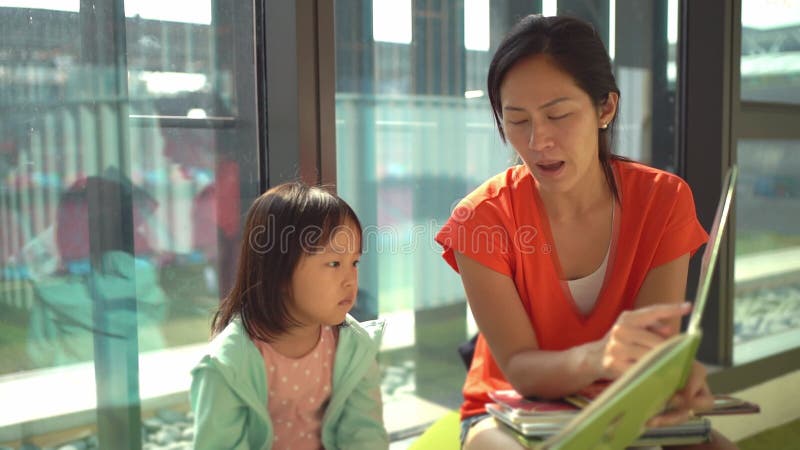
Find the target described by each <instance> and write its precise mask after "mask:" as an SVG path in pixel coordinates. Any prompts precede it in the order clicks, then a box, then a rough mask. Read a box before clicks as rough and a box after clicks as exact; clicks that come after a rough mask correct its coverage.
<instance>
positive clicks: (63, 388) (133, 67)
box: [0, 0, 258, 449]
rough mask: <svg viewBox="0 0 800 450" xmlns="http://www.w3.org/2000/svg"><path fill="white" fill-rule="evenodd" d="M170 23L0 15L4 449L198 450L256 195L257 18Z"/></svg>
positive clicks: (205, 10) (112, 14) (187, 17)
mask: <svg viewBox="0 0 800 450" xmlns="http://www.w3.org/2000/svg"><path fill="white" fill-rule="evenodd" d="M168 3H169V4H168V5H165V4H164V2H160V3H159V2H152V1H146V0H126V1H124V12H123V10H122V9H119V8H120V7H121V5H122V4H123V2H122V1H115V0H98V1H87V0H80V1H79V0H74V1H70V0H61V1H38V0H31V1H25V0H0V27H2V29H3V40H2V44H0V55H1V56H0V398H2V403H3V405H4V407H3V408H0V447H2V446H3V445H7V446H11V447H12V448H17V447H18V446H20V445H22V443H30V444H36V445H39V446H42V447H51V448H59V447H61V446H63V445H67V444H72V445H74V447H75V448H87V446H88V448H97V447H98V446H99V447H101V448H120V449H122V448H139V447H140V445H141V443H142V442H155V441H157V440H163V439H167V438H166V437H165V436H170V437H169V439H167V440H168V441H169V442H167V441H165V442H162V443H161V444H162V445H167V444H176V445H177V444H178V443H179V442H183V441H187V440H190V439H191V436H190V434H189V432H186V431H185V430H186V429H187V427H188V425H189V423H190V421H189V420H188V419H187V417H186V416H185V414H183V413H181V412H180V411H185V410H187V409H188V405H187V404H186V399H187V396H186V391H187V389H188V387H189V381H190V380H189V373H188V371H189V369H190V368H191V366H193V365H194V363H196V361H197V354H198V352H199V351H200V350H202V348H203V344H204V343H205V342H207V341H208V336H209V333H210V324H209V315H210V312H211V311H212V309H213V308H214V307H215V306H216V304H217V301H218V299H219V297H220V294H221V293H223V292H225V291H226V289H227V288H228V286H229V285H230V279H231V277H232V273H231V270H233V268H234V267H235V264H233V263H232V261H234V258H235V256H236V255H235V252H236V249H237V248H238V245H236V242H237V241H238V234H239V218H240V216H241V214H242V211H241V207H240V205H245V206H246V205H248V204H249V202H250V201H251V200H252V199H253V198H254V197H255V195H257V193H258V183H257V180H258V163H257V162H258V154H257V147H256V146H255V142H256V139H255V136H256V130H255V129H253V127H252V126H251V125H245V124H249V123H253V120H252V118H253V117H254V116H255V107H254V103H252V102H253V100H252V99H253V98H254V95H251V94H248V92H253V91H254V89H255V81H254V79H253V75H252V74H253V72H254V70H253V63H252V54H253V48H252V40H253V39H252V36H253V34H254V30H252V29H251V28H248V27H247V26H242V25H241V24H243V23H252V19H251V18H252V15H253V11H252V6H251V5H250V4H249V3H248V2H245V3H241V4H240V3H236V5H235V6H234V5H233V4H230V5H228V4H227V3H225V4H224V5H222V3H221V2H212V1H211V0H199V1H198V0H184V1H172V2H168ZM237 8H238V9H237ZM242 17H246V18H249V19H248V20H242V19H241V18H242ZM234 23H236V24H237V25H236V26H235V27H234V26H232V24H234ZM101 31H102V32H101ZM125 56H127V57H125ZM237 71H238V72H237ZM222 198H224V201H220V199H222ZM32 399H35V400H33V401H32ZM10 405H18V406H17V407H9V406H10ZM142 418H145V421H144V427H142V425H141V422H142ZM167 423H173V425H174V426H172V427H166V424H167ZM140 430H141V431H140ZM165 433H166V434H165ZM26 448H27V447H26Z"/></svg>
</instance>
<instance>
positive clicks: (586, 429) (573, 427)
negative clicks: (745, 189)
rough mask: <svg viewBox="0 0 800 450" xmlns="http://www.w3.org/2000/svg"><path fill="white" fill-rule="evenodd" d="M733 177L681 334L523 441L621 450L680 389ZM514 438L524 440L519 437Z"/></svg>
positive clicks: (732, 174)
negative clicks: (564, 418)
mask: <svg viewBox="0 0 800 450" xmlns="http://www.w3.org/2000/svg"><path fill="white" fill-rule="evenodd" d="M736 176H737V168H736V166H733V167H732V168H731V169H730V170H729V171H728V174H727V176H726V179H725V183H724V184H723V189H722V195H721V198H720V201H719V204H718V205H717V211H716V215H715V217H714V224H713V226H712V229H711V234H710V236H709V240H708V244H707V245H706V248H705V250H704V252H703V259H702V265H701V270H700V277H699V280H698V285H697V292H696V296H695V300H694V308H693V310H692V314H691V316H690V318H689V326H688V328H687V330H686V332H684V333H681V334H678V335H675V336H673V337H671V338H669V339H667V340H665V341H664V342H662V343H661V344H659V345H658V346H657V347H655V348H653V349H652V350H650V351H649V352H648V353H647V354H646V355H645V356H644V357H643V358H642V359H640V360H639V361H638V362H637V363H636V364H634V365H633V366H632V367H631V368H629V369H628V370H627V371H626V372H625V374H624V375H623V376H621V377H620V378H618V379H616V380H615V381H614V382H612V383H611V384H609V385H608V386H607V387H605V389H602V392H600V393H599V395H598V396H597V397H596V398H595V399H594V400H592V401H591V402H589V404H588V405H587V406H586V407H585V408H584V409H582V410H580V412H578V413H577V414H575V415H574V417H573V418H572V419H571V420H569V421H568V422H567V423H565V424H563V425H562V426H560V427H559V429H558V431H557V432H556V433H555V434H552V435H551V436H550V437H549V438H547V439H546V440H544V441H542V442H536V441H535V440H534V441H531V440H528V441H526V442H527V443H528V444H530V446H532V447H534V448H541V449H581V450H583V449H609V450H611V449H624V448H625V447H627V446H629V445H632V444H634V443H635V442H636V441H637V439H639V438H640V436H642V434H643V432H644V431H645V423H646V422H647V421H648V419H650V418H651V417H653V416H654V415H656V414H658V413H659V412H660V411H662V410H663V408H664V405H666V403H667V401H668V400H669V399H670V398H671V397H672V396H673V395H674V394H675V392H677V391H678V390H680V389H681V388H682V387H683V386H684V384H685V383H686V380H687V378H688V376H689V372H690V370H691V367H692V362H693V361H694V358H695V354H696V352H697V347H698V346H699V344H700V340H701V336H702V333H701V330H700V321H701V318H702V314H703V309H704V306H705V303H706V299H707V297H708V290H709V288H710V286H711V279H712V275H713V268H714V264H715V263H716V259H717V253H718V251H719V246H720V242H721V240H722V234H723V232H724V229H725V224H726V222H727V218H728V213H729V211H730V206H731V202H732V199H733V192H734V188H735V185H736ZM490 413H491V411H490ZM501 420H502V419H501ZM699 420H703V419H699ZM503 423H506V424H508V422H503ZM512 425H513V424H512ZM516 435H517V436H518V437H524V436H523V435H522V434H520V433H517V434H516Z"/></svg>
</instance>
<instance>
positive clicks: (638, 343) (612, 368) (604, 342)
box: [596, 303, 691, 380]
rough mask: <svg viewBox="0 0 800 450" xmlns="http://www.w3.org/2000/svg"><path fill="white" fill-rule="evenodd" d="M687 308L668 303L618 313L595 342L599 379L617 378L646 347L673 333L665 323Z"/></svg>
mask: <svg viewBox="0 0 800 450" xmlns="http://www.w3.org/2000/svg"><path fill="white" fill-rule="evenodd" d="M689 311H691V304H690V303H668V304H656V305H652V306H647V307H644V308H640V309H636V310H632V311H625V312H623V313H622V314H620V316H619V317H618V318H617V321H616V323H614V325H613V326H612V327H611V329H610V330H609V331H608V333H606V335H605V336H604V337H603V339H601V340H600V341H597V342H596V344H597V346H598V347H599V348H598V349H597V350H599V351H598V352H597V353H596V354H597V357H598V359H597V362H596V364H597V365H598V372H599V373H600V378H604V379H608V380H614V379H617V378H619V377H620V376H621V375H622V374H623V373H625V371H626V370H628V368H630V367H631V366H632V365H634V364H635V363H636V361H638V360H639V359H641V358H642V357H643V356H644V355H645V354H646V353H647V352H648V351H649V350H650V349H652V348H653V347H655V346H657V345H658V344H659V343H661V342H662V341H664V340H665V339H666V338H668V337H670V336H672V335H673V334H675V333H677V331H678V330H677V329H674V328H673V327H672V326H670V325H669V324H670V323H675V322H676V320H675V319H679V318H680V317H682V316H684V315H686V314H687V313H688V312H689Z"/></svg>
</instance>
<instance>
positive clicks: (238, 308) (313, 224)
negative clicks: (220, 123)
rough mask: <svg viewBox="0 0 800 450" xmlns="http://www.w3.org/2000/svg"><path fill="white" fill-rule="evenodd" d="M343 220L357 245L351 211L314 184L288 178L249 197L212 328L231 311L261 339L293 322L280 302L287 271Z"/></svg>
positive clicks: (271, 336)
mask: <svg viewBox="0 0 800 450" xmlns="http://www.w3.org/2000/svg"><path fill="white" fill-rule="evenodd" d="M345 224H351V225H352V226H354V227H355V229H356V231H357V232H358V236H354V238H355V237H357V239H352V241H351V243H356V242H357V243H358V245H361V232H362V230H361V223H360V222H359V220H358V217H357V216H356V213H355V212H354V211H353V209H352V208H351V207H350V205H348V204H347V203H346V202H345V201H344V200H342V199H341V198H339V197H338V196H337V195H335V194H332V193H330V192H328V191H326V190H324V189H322V188H320V187H316V186H309V185H306V184H304V183H302V182H290V183H285V184H281V185H278V186H275V187H273V188H272V189H269V190H268V191H267V192H265V193H263V194H261V196H259V197H258V198H257V199H255V201H254V202H253V204H252V206H250V210H249V211H248V213H247V219H246V222H245V226H244V230H243V235H242V236H243V237H242V244H241V249H240V252H239V266H238V269H237V273H236V281H235V283H234V285H233V288H232V289H231V291H230V293H229V294H228V295H227V296H226V297H225V298H224V299H223V300H222V302H221V303H220V306H219V309H218V310H217V312H216V314H215V315H214V321H213V324H212V331H213V332H214V334H217V333H219V332H221V331H222V330H223V329H224V328H225V326H227V325H228V324H229V323H230V322H231V321H232V320H233V319H234V318H236V317H241V320H242V324H243V325H244V328H245V329H246V330H247V333H248V335H249V336H250V337H251V338H252V339H259V340H263V341H266V342H270V341H273V340H274V339H275V338H276V337H278V336H280V335H281V334H283V333H284V332H286V331H288V330H289V328H291V327H293V326H296V325H298V322H297V321H296V320H295V319H294V318H293V317H291V314H290V313H289V310H288V308H287V304H286V302H287V300H288V287H289V285H290V283H291V279H292V274H293V273H294V270H295V268H296V267H297V264H298V262H299V261H300V258H301V257H302V256H303V255H307V254H311V253H315V252H316V251H319V250H321V249H322V248H323V247H325V246H326V245H328V243H329V242H330V239H331V238H332V236H333V234H334V232H335V231H336V230H337V229H342V228H340V227H341V226H344V225H345ZM360 250H361V249H360V248H359V249H358V251H360Z"/></svg>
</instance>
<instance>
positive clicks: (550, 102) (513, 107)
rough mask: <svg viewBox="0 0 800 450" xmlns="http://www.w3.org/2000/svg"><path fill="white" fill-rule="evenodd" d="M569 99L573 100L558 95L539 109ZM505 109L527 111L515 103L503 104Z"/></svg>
mask: <svg viewBox="0 0 800 450" xmlns="http://www.w3.org/2000/svg"><path fill="white" fill-rule="evenodd" d="M568 100H571V99H570V98H569V97H558V98H555V99H553V100H550V101H549V102H547V103H545V104H543V105H541V106H539V107H538V108H537V109H545V108H549V107H551V106H553V105H556V104H558V103H561V102H565V101H568ZM503 110H504V111H525V108H521V107H519V106H514V105H505V106H503Z"/></svg>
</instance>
